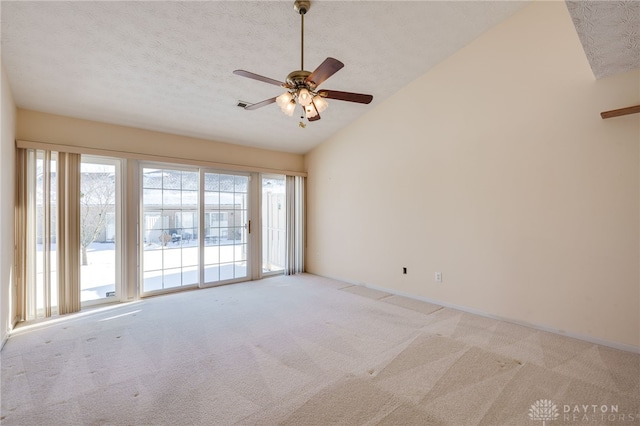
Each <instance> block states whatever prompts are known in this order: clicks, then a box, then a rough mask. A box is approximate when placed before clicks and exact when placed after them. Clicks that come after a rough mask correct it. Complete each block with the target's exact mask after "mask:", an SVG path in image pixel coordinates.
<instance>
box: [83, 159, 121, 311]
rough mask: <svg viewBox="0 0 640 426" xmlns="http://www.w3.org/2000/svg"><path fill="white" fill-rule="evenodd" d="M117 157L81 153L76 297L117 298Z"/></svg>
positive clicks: (91, 299) (97, 299)
mask: <svg viewBox="0 0 640 426" xmlns="http://www.w3.org/2000/svg"><path fill="white" fill-rule="evenodd" d="M118 181H119V160H110V159H106V158H99V157H91V156H82V162H81V165H80V249H81V257H80V264H81V267H80V284H81V285H80V300H81V302H89V301H100V300H103V301H104V299H107V298H116V299H117V298H118V297H117V292H118V287H119V286H118V262H117V254H116V253H117V252H118V248H117V246H116V245H117V244H119V243H120V242H119V241H118V239H117V237H116V236H117V235H118V229H119V223H118V222H119V220H118V218H119V214H118V209H119V205H120V201H119V195H120V194H119V191H118V184H117V182H118Z"/></svg>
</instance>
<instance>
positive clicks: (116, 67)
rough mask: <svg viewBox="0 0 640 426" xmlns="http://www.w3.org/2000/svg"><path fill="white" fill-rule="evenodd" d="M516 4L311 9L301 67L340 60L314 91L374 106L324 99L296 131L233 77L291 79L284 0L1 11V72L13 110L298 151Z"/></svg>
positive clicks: (296, 29) (249, 85) (295, 63)
mask: <svg viewBox="0 0 640 426" xmlns="http://www.w3.org/2000/svg"><path fill="white" fill-rule="evenodd" d="M522 5H523V3H521V2H502V1H500V2H484V1H475V2H474V1H472V2H445V1H443V2H439V1H436V2H415V1H414V2H398V1H375V2H364V1H341V2H335V1H322V0H320V1H314V2H312V6H311V10H310V11H309V13H308V14H307V15H306V17H305V68H306V69H307V70H309V71H313V69H315V67H317V66H318V65H319V64H320V63H321V62H322V61H323V60H324V59H325V58H326V57H328V56H331V57H334V58H337V59H339V60H341V61H342V62H344V64H345V67H344V68H343V69H342V70H340V71H339V72H338V73H336V74H335V75H334V76H333V77H331V78H330V79H329V80H327V81H326V82H325V83H324V84H323V85H322V86H321V87H322V88H324V89H332V90H343V91H351V92H360V93H367V94H372V95H373V96H374V100H373V102H372V104H370V105H360V104H353V103H348V102H341V101H336V100H333V101H329V102H330V103H329V108H328V109H327V111H325V112H324V113H323V114H322V119H321V120H320V121H317V122H314V123H309V124H308V125H307V127H306V128H305V129H302V128H299V127H298V121H299V120H298V119H296V116H294V117H287V116H285V115H284V114H283V113H282V112H281V111H280V109H279V108H278V107H277V105H269V106H267V107H264V108H262V109H259V110H255V111H245V110H243V109H241V108H239V107H237V106H236V104H237V103H238V101H239V100H242V101H247V102H249V103H255V102H259V101H262V100H264V99H268V98H271V97H273V96H276V95H278V94H280V93H281V92H282V90H281V89H280V88H278V87H276V86H272V85H268V84H265V83H261V82H257V81H254V80H250V79H246V78H242V77H239V76H236V75H234V74H232V72H233V70H235V69H245V70H248V71H251V72H254V73H257V74H260V75H264V76H267V77H270V78H274V79H277V80H280V81H283V80H284V79H285V77H286V76H287V74H289V72H291V71H293V70H297V69H299V67H300V16H299V15H298V14H297V13H296V12H295V11H294V10H293V1H273V2H270V1H260V2H249V1H231V2H221V1H204V2H178V1H169V2H155V1H151V2H95V1H93V2H73V1H72V2H29V1H20V2H6V1H3V2H2V9H1V13H2V62H3V66H4V68H5V70H6V71H7V74H8V77H9V81H10V84H11V88H12V91H13V95H14V99H15V101H16V104H17V105H18V106H19V107H21V108H26V109H33V110H37V111H44V112H51V113H56V114H61V115H68V116H73V117H79V118H85V119H91V120H97V121H103V122H108V123H116V124H122V125H128V126H134V127H140V128H145V129H153V130H159V131H164V132H169V133H176V134H182V135H188V136H195V137H202V138H206V139H213V140H219V141H224V142H230V143H238V144H245V145H251V146H258V147H264V148H270V149H276V150H282V151H288V152H297V153H304V152H306V151H308V150H309V149H311V148H312V147H314V146H315V145H317V144H318V143H320V142H322V141H323V140H325V139H326V138H328V137H329V136H331V135H332V134H333V133H335V132H336V131H338V130H339V129H341V128H343V127H345V126H346V125H348V124H349V123H351V122H353V121H354V120H355V119H357V118H358V116H360V115H361V114H363V113H364V112H366V111H367V110H368V109H370V108H373V107H375V104H376V103H379V102H381V101H382V100H383V99H385V98H387V97H388V96H389V95H391V94H393V93H394V92H396V91H397V90H398V89H400V88H401V87H402V86H404V85H406V84H408V83H409V82H410V81H411V80H413V79H415V78H416V77H418V76H419V75H421V74H423V73H424V72H426V71H427V70H428V69H429V68H430V67H432V66H434V65H435V64H437V63H438V62H440V61H442V60H443V59H444V58H446V57H448V56H449V55H451V54H452V53H454V52H455V51H456V50H458V49H460V48H461V47H463V46H464V45H466V44H468V43H469V42H470V41H471V40H473V39H474V38H476V37H477V36H478V35H480V34H482V33H483V32H485V31H486V30H487V29H489V28H490V27H491V26H493V25H495V24H496V23H498V22H500V21H501V20H503V19H505V18H506V17H508V16H510V15H511V14H513V13H514V12H515V11H517V10H518V9H519V8H520V7H522Z"/></svg>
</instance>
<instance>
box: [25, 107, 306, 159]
mask: <svg viewBox="0 0 640 426" xmlns="http://www.w3.org/2000/svg"><path fill="white" fill-rule="evenodd" d="M17 139H20V140H27V141H32V142H46V143H52V144H62V145H70V146H74V147H85V148H95V149H103V150H113V151H118V152H128V153H136V154H152V155H157V156H162V157H168V158H174V159H175V158H178V159H186V160H197V161H209V162H216V163H224V164H228V165H240V166H247V167H255V168H264V169H271V170H273V171H278V170H280V171H292V172H302V171H303V170H304V160H303V156H302V155H299V154H289V153H283V152H275V151H268V150H264V149H258V148H251V147H245V146H239V145H231V144H227V143H222V142H214V141H208V140H203V139H196V138H190V137H186V136H177V135H171V134H167V133H160V132H153V131H149V130H142V129H136V128H132V127H125V126H116V125H112V124H105V123H98V122H95V121H88V120H81V119H78V118H71V117H64V116H59V115H53V114H45V113H42V112H36V111H30V110H24V109H20V110H18V127H17Z"/></svg>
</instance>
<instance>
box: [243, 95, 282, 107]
mask: <svg viewBox="0 0 640 426" xmlns="http://www.w3.org/2000/svg"><path fill="white" fill-rule="evenodd" d="M276 97H277V96H276ZM276 97H273V98H270V99H267V100H264V101H262V102H258V103H257V104H251V105H247V106H246V107H244V109H247V110H249V111H251V110H254V109H258V108H262V107H263V106H267V105H270V104H273V103H275V102H276Z"/></svg>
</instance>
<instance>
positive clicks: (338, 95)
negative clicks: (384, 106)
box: [318, 90, 373, 104]
mask: <svg viewBox="0 0 640 426" xmlns="http://www.w3.org/2000/svg"><path fill="white" fill-rule="evenodd" d="M318 94H319V95H320V96H322V97H323V98H327V99H337V100H339V101H347V102H357V103H359V104H368V103H371V101H372V100H373V96H371V95H363V94H362V93H351V92H340V91H337V90H320V91H319V92H318Z"/></svg>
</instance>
